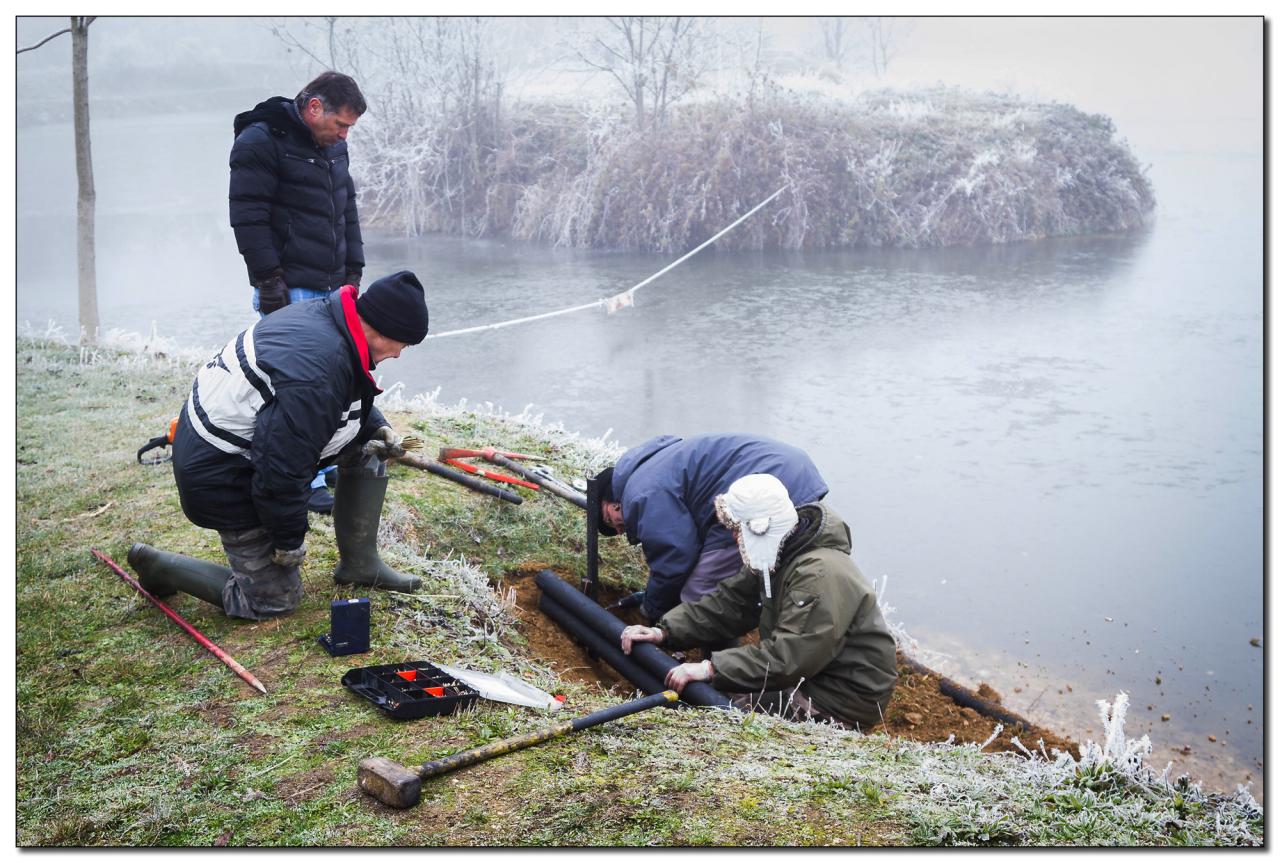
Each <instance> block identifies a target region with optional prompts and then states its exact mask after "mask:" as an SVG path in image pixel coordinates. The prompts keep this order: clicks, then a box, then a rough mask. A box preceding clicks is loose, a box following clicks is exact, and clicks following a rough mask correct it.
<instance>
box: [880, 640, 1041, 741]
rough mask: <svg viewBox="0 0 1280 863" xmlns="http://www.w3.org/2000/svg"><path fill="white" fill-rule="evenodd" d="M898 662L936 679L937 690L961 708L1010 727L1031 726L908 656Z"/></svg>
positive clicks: (1025, 720) (1024, 718) (900, 658)
mask: <svg viewBox="0 0 1280 863" xmlns="http://www.w3.org/2000/svg"><path fill="white" fill-rule="evenodd" d="M898 661H899V662H900V663H902V664H903V665H905V666H906V667H907V668H910V669H911V670H912V671H914V672H916V673H917V674H927V675H929V676H931V677H936V678H937V680H938V690H939V691H941V692H942V694H943V695H945V696H947V697H948V698H950V699H951V700H952V701H954V702H955V703H956V704H959V705H960V706H961V707H970V708H972V709H974V710H976V711H978V712H979V713H981V714H982V715H983V716H986V717H987V718H988V719H994V720H996V721H998V722H1003V723H1005V724H1006V725H1008V726H1010V727H1016V726H1018V725H1021V726H1022V727H1023V728H1030V727H1031V726H1032V724H1033V723H1032V722H1031V720H1029V719H1027V718H1026V717H1025V716H1019V715H1018V714H1016V713H1014V712H1013V711H1011V710H1007V709H1006V708H1004V707H1001V706H1000V705H998V704H994V703H992V702H990V701H987V700H986V699H985V698H979V697H978V694H977V693H976V692H974V691H973V690H971V689H969V688H968V687H965V686H961V685H960V684H959V683H956V682H955V681H954V680H952V679H951V678H950V677H944V676H943V675H941V674H939V673H938V672H936V671H934V670H933V669H932V668H929V667H928V666H926V665H922V664H921V663H919V662H917V661H916V660H914V659H912V658H911V657H909V656H899V658H898Z"/></svg>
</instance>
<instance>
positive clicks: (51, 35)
mask: <svg viewBox="0 0 1280 863" xmlns="http://www.w3.org/2000/svg"><path fill="white" fill-rule="evenodd" d="M90 23H93V19H92V18H90ZM69 32H72V28H70V27H64V28H63V29H60V31H58V32H56V33H50V35H49V36H46V37H45V38H42V40H40V41H38V42H36V44H35V45H32V46H29V47H19V49H18V50H17V51H14V54H22V52H23V51H35V50H36V49H37V47H40V46H41V45H44V44H45V42H47V41H50V40H55V38H58V37H59V36H61V35H63V33H69Z"/></svg>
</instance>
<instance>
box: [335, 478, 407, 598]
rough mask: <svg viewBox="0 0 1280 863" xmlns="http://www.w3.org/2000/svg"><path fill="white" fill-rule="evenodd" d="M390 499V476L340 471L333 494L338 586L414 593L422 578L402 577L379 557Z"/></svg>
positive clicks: (336, 578)
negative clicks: (382, 523) (381, 524)
mask: <svg viewBox="0 0 1280 863" xmlns="http://www.w3.org/2000/svg"><path fill="white" fill-rule="evenodd" d="M386 496H387V477H385V476H373V475H371V474H370V472H369V471H368V470H366V469H363V468H356V469H347V468H341V467H340V468H338V486H337V488H335V489H334V495H333V534H334V537H335V538H336V539H337V541H338V566H337V568H336V569H334V571H333V580H334V581H336V582H337V583H338V584H363V585H368V586H369V587H381V588H383V589H384V590H396V591H399V592H400V593H413V592H414V591H415V590H417V589H418V588H419V587H421V586H422V579H420V578H418V577H416V576H412V575H402V574H401V573H398V572H396V571H395V570H394V569H392V568H391V567H389V566H387V565H386V564H385V563H383V562H382V558H381V557H379V556H378V523H379V522H380V521H381V520H382V502H383V500H384V499H385V498H386Z"/></svg>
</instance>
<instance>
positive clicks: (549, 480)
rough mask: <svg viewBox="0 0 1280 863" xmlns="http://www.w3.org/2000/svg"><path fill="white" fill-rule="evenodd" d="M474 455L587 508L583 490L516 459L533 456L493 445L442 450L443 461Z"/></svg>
mask: <svg viewBox="0 0 1280 863" xmlns="http://www.w3.org/2000/svg"><path fill="white" fill-rule="evenodd" d="M473 456H475V457H480V458H483V459H484V460H485V461H489V462H492V463H493V464H496V465H501V466H502V467H505V468H506V469H507V470H509V471H511V472H512V473H514V474H516V475H517V476H520V477H523V478H524V479H526V480H528V481H529V482H532V483H537V484H538V485H539V486H541V487H542V488H544V489H546V490H547V491H549V492H551V493H552V494H555V495H559V496H560V497H562V498H564V499H565V500H567V501H569V502H570V503H572V504H574V505H575V506H580V507H582V508H583V509H586V508H587V496H586V495H584V494H583V493H582V492H580V491H577V490H576V489H572V488H570V487H569V486H567V485H565V484H564V483H562V482H560V481H558V480H556V479H555V478H554V477H552V476H551V475H550V474H549V473H547V471H546V470H545V469H539V468H530V467H525V466H524V465H522V464H520V463H519V462H518V461H516V459H526V460H527V459H530V458H532V456H527V455H521V454H520V453H517V452H504V451H502V450H499V449H494V448H493V447H491V446H490V447H485V448H484V449H463V448H461V447H446V448H445V449H442V450H440V460H441V461H445V460H447V459H458V458H471V457H473Z"/></svg>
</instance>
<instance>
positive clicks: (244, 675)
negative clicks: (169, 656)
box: [92, 548, 267, 695]
mask: <svg viewBox="0 0 1280 863" xmlns="http://www.w3.org/2000/svg"><path fill="white" fill-rule="evenodd" d="M92 551H93V556H94V557H96V558H97V559H98V560H100V561H102V562H103V563H105V564H106V565H107V566H109V567H111V569H112V571H113V572H115V574H116V575H118V576H120V577H121V578H122V579H124V582H125V584H128V585H130V586H131V587H132V588H133V589H134V590H136V591H138V593H140V594H142V595H143V596H145V597H146V598H147V599H148V600H150V602H151V604H152V605H154V606H155V607H156V608H158V609H160V610H161V611H163V612H164V613H165V614H167V615H168V616H169V619H170V620H172V621H173V622H174V623H176V624H178V626H181V627H182V628H183V629H184V630H185V631H186V633H187V635H190V636H191V637H192V638H194V639H195V640H196V641H198V642H199V643H200V646H201V647H203V648H205V649H206V650H208V651H209V652H210V653H212V654H213V655H214V656H216V657H218V658H219V659H221V660H222V661H223V662H224V663H226V666H227V667H228V668H230V669H231V670H232V671H234V672H235V673H236V674H238V675H240V677H241V679H243V680H244V681H245V682H246V683H248V684H249V685H250V686H252V687H253V688H254V689H256V690H258V691H259V692H261V693H262V694H263V695H266V694H267V687H265V686H263V685H262V682H261V681H260V680H258V678H256V677H254V676H253V675H252V674H250V673H249V671H248V670H247V669H246V668H245V667H244V666H243V665H241V664H240V663H238V662H236V661H235V660H234V659H232V658H231V657H230V656H228V655H227V653H226V652H225V651H223V649H222V648H221V647H219V646H218V645H216V644H214V643H213V642H212V641H210V640H209V639H207V638H205V637H204V636H203V635H201V634H200V630H198V629H196V628H195V627H194V626H192V625H191V624H189V623H187V622H186V621H185V620H183V619H182V615H180V614H178V612H176V611H174V610H173V609H172V608H170V607H169V606H167V605H165V604H164V603H163V602H161V601H160V600H158V599H156V598H155V597H154V596H152V595H151V593H150V592H149V591H148V590H147V589H146V588H145V587H143V586H142V585H141V584H139V583H138V581H137V579H135V578H134V577H133V576H131V575H129V573H127V572H125V571H124V570H123V569H121V568H120V567H119V566H117V565H116V562H115V561H114V560H112V559H111V558H109V557H107V556H106V555H105V554H103V553H102V552H100V551H98V549H96V548H95V549H92Z"/></svg>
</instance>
